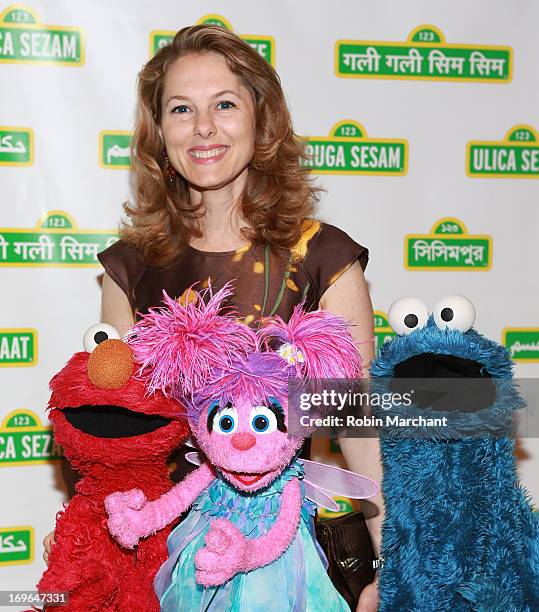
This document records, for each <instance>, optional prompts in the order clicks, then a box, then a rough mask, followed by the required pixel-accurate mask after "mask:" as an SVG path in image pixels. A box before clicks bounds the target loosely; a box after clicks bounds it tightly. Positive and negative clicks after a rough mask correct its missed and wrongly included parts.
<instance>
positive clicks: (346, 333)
mask: <svg viewBox="0 0 539 612" xmlns="http://www.w3.org/2000/svg"><path fill="white" fill-rule="evenodd" d="M259 338H260V341H261V343H262V344H263V345H264V346H265V347H266V349H268V348H270V347H272V339H278V340H280V341H282V343H283V344H282V345H281V347H279V348H278V349H277V352H278V353H279V354H281V355H282V356H283V357H285V358H287V360H288V362H289V364H290V365H291V366H292V367H294V368H295V371H296V375H297V376H298V377H301V378H358V377H359V376H361V373H362V363H361V355H360V354H359V351H358V349H357V346H356V344H355V343H354V340H353V338H352V334H351V333H350V329H349V325H348V323H346V321H345V320H344V319H343V318H341V317H338V316H336V315H334V314H332V313H330V312H328V311H327V310H315V311H312V312H305V311H304V310H303V308H302V304H298V305H297V306H296V307H295V308H294V312H293V313H292V316H291V317H290V320H289V321H288V323H285V322H284V321H283V320H282V319H281V317H278V316H277V317H272V318H268V319H266V320H265V321H264V322H263V326H262V328H261V329H260V331H259ZM272 350H275V348H274V347H273V349H272Z"/></svg>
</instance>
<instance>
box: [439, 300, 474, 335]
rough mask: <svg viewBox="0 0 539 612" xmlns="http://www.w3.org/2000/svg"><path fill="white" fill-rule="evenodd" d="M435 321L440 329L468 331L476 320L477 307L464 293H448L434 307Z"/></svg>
mask: <svg viewBox="0 0 539 612" xmlns="http://www.w3.org/2000/svg"><path fill="white" fill-rule="evenodd" d="M432 314H433V316H434V321H435V323H436V325H437V326H438V328H439V329H457V330H459V331H461V332H463V333H464V332H467V331H468V330H469V329H470V328H471V327H472V325H473V324H474V322H475V308H474V305H473V304H472V303H471V302H470V300H469V299H468V298H467V297H464V296H463V295H458V294H454V295H446V296H445V297H443V298H442V299H441V300H440V301H439V302H438V303H437V304H436V306H435V307H434V312H433V313H432Z"/></svg>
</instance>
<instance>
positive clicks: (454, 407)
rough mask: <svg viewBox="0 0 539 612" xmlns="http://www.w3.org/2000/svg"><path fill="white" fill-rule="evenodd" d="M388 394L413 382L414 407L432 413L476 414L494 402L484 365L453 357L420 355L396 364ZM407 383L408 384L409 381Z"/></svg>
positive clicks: (491, 385)
mask: <svg viewBox="0 0 539 612" xmlns="http://www.w3.org/2000/svg"><path fill="white" fill-rule="evenodd" d="M393 376H394V377H393V380H392V382H391V391H392V392H397V389H399V391H402V387H403V383H402V380H401V381H399V380H398V379H420V380H418V381H417V385H416V384H415V380H414V385H413V388H414V400H413V401H414V404H415V405H416V406H418V407H419V408H431V409H432V410H443V411H459V412H478V411H479V410H482V409H484V408H488V407H489V406H492V404H494V402H495V401H496V385H495V384H494V381H493V380H492V376H491V374H490V373H489V372H488V371H487V369H486V367H485V365H484V364H482V363H481V362H479V361H474V360H472V359H465V358H463V357H457V356H455V355H443V354H437V353H420V354H419V355H414V356H413V357H410V358H409V359H406V360H404V361H402V362H401V363H399V364H397V365H396V366H395V369H394V374H393ZM410 382H411V381H410Z"/></svg>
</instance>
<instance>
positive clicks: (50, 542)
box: [43, 529, 56, 566]
mask: <svg viewBox="0 0 539 612" xmlns="http://www.w3.org/2000/svg"><path fill="white" fill-rule="evenodd" d="M55 544H56V541H55V539H54V529H53V530H52V531H51V532H50V533H48V534H47V535H46V536H45V537H44V538H43V546H44V550H43V560H44V561H45V563H46V564H47V566H48V565H49V555H50V552H51V550H52V547H53V546H54V545H55Z"/></svg>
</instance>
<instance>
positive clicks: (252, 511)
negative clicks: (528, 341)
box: [106, 287, 378, 612]
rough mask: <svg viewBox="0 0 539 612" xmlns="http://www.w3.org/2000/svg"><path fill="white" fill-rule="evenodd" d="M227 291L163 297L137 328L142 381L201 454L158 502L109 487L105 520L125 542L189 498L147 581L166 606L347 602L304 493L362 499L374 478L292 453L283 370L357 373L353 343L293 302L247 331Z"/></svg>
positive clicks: (325, 317) (306, 374) (296, 440)
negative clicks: (184, 426) (175, 407)
mask: <svg viewBox="0 0 539 612" xmlns="http://www.w3.org/2000/svg"><path fill="white" fill-rule="evenodd" d="M228 295H230V290H229V289H228V287H225V288H224V289H222V290H221V291H219V292H218V293H216V294H215V295H211V294H210V295H209V300H208V302H207V304H206V303H204V299H202V296H201V298H200V299H198V300H197V301H196V302H191V303H189V304H187V305H180V304H178V303H177V302H175V301H173V300H172V299H170V298H168V297H167V296H165V307H164V308H160V309H154V310H152V311H151V312H150V313H149V314H147V315H145V316H143V318H142V319H141V321H140V322H139V323H137V325H136V326H135V328H134V330H133V335H132V337H131V339H130V344H131V346H132V348H133V351H134V353H135V355H136V358H137V361H138V362H139V363H142V364H143V366H142V370H141V373H142V374H143V375H145V376H146V377H147V380H148V383H147V384H148V387H149V389H150V390H156V389H161V390H163V391H164V392H165V393H168V394H170V395H172V396H174V397H176V398H181V400H182V402H184V404H185V405H186V406H187V411H188V419H189V424H190V426H191V430H192V432H193V435H194V438H195V439H196V442H197V443H198V445H199V447H200V449H201V451H202V453H203V456H201V459H202V462H201V465H200V467H198V468H197V469H196V470H195V471H194V472H192V473H191V474H190V475H188V476H187V477H186V478H185V479H184V480H183V481H182V482H181V483H179V484H178V485H177V486H176V487H175V488H174V489H172V490H171V491H170V492H168V493H166V494H165V495H163V496H162V497H161V498H160V499H158V500H154V501H147V500H146V499H145V497H144V495H143V494H142V492H141V491H138V490H131V491H127V492H125V493H120V492H119V493H114V494H113V495H111V496H109V497H108V498H107V500H106V507H107V510H108V512H109V516H110V518H109V521H108V524H109V529H110V531H111V533H112V534H113V535H114V536H115V537H116V538H117V539H118V541H119V542H120V543H121V544H122V545H123V546H126V547H128V548H133V547H134V546H135V545H136V544H137V543H138V541H139V539H140V538H144V537H146V536H148V535H150V534H152V533H155V532H156V531H157V530H159V529H162V528H163V527H165V526H166V525H168V524H169V523H170V522H172V521H173V520H175V519H176V518H177V516H178V515H179V514H181V513H182V512H184V511H185V510H187V509H188V508H189V507H190V506H191V510H190V512H189V514H188V515H187V516H186V518H184V520H183V521H182V522H181V523H180V524H179V526H178V527H176V529H175V530H174V531H173V533H172V534H171V536H170V537H169V540H168V547H169V559H168V560H167V561H166V562H165V564H164V565H163V566H162V567H161V569H160V570H159V572H158V574H157V576H156V579H155V589H156V593H157V595H158V597H159V599H160V603H161V610H164V611H165V612H167V611H172V610H174V611H176V610H189V611H195V610H200V611H202V610H204V611H205V610H219V611H221V610H234V611H240V610H241V611H244V610H249V611H255V610H265V611H267V610H279V611H284V610H309V611H311V610H313V611H314V610H324V612H328V611H340V610H348V609H349V608H348V605H347V604H346V602H345V601H344V599H343V598H342V597H341V596H340V595H339V594H338V592H337V591H336V589H335V588H334V587H333V585H332V584H331V581H330V579H329V577H328V575H327V573H326V571H325V567H324V565H323V561H322V558H321V552H319V548H318V547H317V544H316V541H315V539H314V535H313V528H312V522H313V521H312V519H313V515H314V508H315V505H314V504H313V503H312V501H311V500H314V501H316V502H317V503H318V504H319V505H325V506H327V507H332V500H331V499H330V498H329V497H328V496H327V495H326V493H325V492H324V489H325V491H328V492H330V493H340V494H345V495H348V496H349V497H355V498H366V497H371V496H372V495H375V494H376V493H377V490H378V487H377V485H376V483H374V482H373V481H372V480H370V479H368V478H365V477H362V476H359V475H357V474H353V473H352V472H348V471H346V470H339V469H336V468H329V467H328V466H322V465H321V464H315V463H313V462H309V461H305V460H300V459H298V458H297V455H298V451H299V448H300V447H301V444H302V442H303V439H304V438H303V437H300V436H294V435H291V434H289V433H288V431H287V424H288V381H289V379H290V378H291V377H296V378H300V379H306V378H354V377H357V376H358V375H359V374H360V373H361V360H360V356H359V353H358V351H357V348H356V346H355V345H354V343H353V340H352V337H351V335H350V332H349V330H348V327H347V325H346V323H345V322H344V321H343V320H342V319H340V318H338V317H336V316H334V315H332V314H330V313H328V312H324V311H316V312H310V313H307V312H304V311H303V310H301V308H300V307H297V308H296V309H295V310H294V313H293V315H292V317H291V318H290V321H289V323H288V324H285V323H284V322H283V321H282V320H281V319H279V318H273V319H268V320H265V321H264V322H263V324H262V326H261V328H260V329H259V330H258V331H257V332H255V331H253V330H252V329H250V328H248V327H247V326H245V325H243V324H242V323H239V322H237V321H236V320H235V319H234V313H232V312H230V311H228V312H220V306H221V302H222V300H223V299H224V298H226V297H227V296H228ZM204 297H208V295H206V296H204ZM311 480H313V481H318V485H317V484H316V483H313V482H311Z"/></svg>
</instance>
